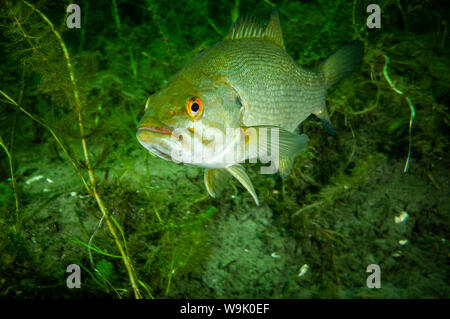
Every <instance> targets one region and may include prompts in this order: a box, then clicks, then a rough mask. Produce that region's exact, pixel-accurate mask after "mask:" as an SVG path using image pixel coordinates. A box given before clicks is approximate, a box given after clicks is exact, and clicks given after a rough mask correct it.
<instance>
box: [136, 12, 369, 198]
mask: <svg viewBox="0 0 450 319" xmlns="http://www.w3.org/2000/svg"><path fill="white" fill-rule="evenodd" d="M362 55H363V49H362V45H361V44H359V43H351V44H348V45H346V46H344V47H343V48H341V49H340V50H338V51H337V52H336V53H334V54H333V55H332V56H331V57H329V58H328V59H327V60H326V61H325V62H324V63H322V64H321V65H320V66H319V68H318V69H317V70H307V69H304V68H301V67H300V66H298V65H297V63H296V62H295V61H294V60H293V59H292V58H291V57H290V56H289V55H288V54H287V52H286V50H285V47H284V42H283V36H282V31H281V26H280V20H279V15H278V11H276V10H275V11H274V12H273V13H272V15H271V17H270V19H269V22H268V23H267V25H265V26H264V25H260V24H258V23H257V22H255V21H254V20H252V19H238V20H237V21H236V22H235V23H234V24H233V25H232V27H231V30H230V32H229V34H228V36H227V37H226V39H225V40H223V41H222V42H219V43H217V44H215V45H214V46H212V47H211V48H209V49H207V50H205V51H203V52H201V53H200V54H199V55H198V56H196V57H195V58H193V59H192V60H191V61H190V62H188V63H187V64H186V65H185V66H184V67H183V68H182V69H181V70H180V71H179V72H178V73H177V74H175V76H174V77H173V78H172V79H171V80H170V81H169V83H168V84H167V85H166V86H165V87H164V88H162V89H161V90H160V91H158V92H156V93H155V94H153V95H152V96H150V97H149V99H148V100H147V103H146V106H145V110H146V112H145V114H144V116H143V117H142V119H141V121H140V122H139V126H138V131H137V139H138V140H139V142H140V143H141V144H142V145H143V146H144V147H145V148H147V149H148V150H149V151H150V152H152V153H153V154H155V155H157V156H159V157H161V158H163V159H165V160H170V161H174V162H183V163H185V164H190V165H195V166H199V167H204V168H206V170H205V175H204V183H205V186H206V189H207V191H208V192H209V194H210V195H211V196H212V197H216V196H217V195H218V194H219V193H220V191H221V189H222V187H223V185H224V184H225V178H227V176H229V174H231V175H232V176H234V177H235V178H236V179H237V180H238V181H239V182H240V183H241V184H242V185H243V186H244V187H245V188H246V189H247V190H248V191H249V192H250V194H251V195H252V197H253V199H254V200H255V203H256V204H257V205H259V201H258V197H257V194H256V192H255V190H254V187H253V185H252V182H251V181H250V179H249V177H248V175H247V174H246V172H245V169H244V168H243V166H242V165H241V164H240V163H243V162H245V161H246V160H249V161H250V162H255V160H256V159H257V158H260V159H261V161H262V162H271V166H270V167H271V168H272V169H266V173H267V172H268V173H275V172H277V171H279V173H280V175H281V176H282V177H286V176H288V175H289V174H290V171H291V169H292V166H293V164H294V160H295V157H296V156H297V155H298V154H299V153H300V152H301V151H302V150H303V149H304V148H305V147H306V144H307V140H308V138H307V136H306V135H305V134H301V135H298V134H296V133H294V130H295V129H296V128H297V126H298V125H299V124H300V123H301V122H303V121H304V120H305V119H306V118H307V117H308V116H309V115H311V114H315V115H316V116H318V117H319V118H320V120H321V121H322V123H323V125H324V127H325V129H326V130H327V131H328V132H329V133H330V134H334V129H333V127H332V125H331V122H330V119H329V116H328V113H327V110H326V106H325V97H326V90H327V88H329V87H330V86H332V85H333V84H335V83H337V82H338V81H340V80H341V79H342V78H344V77H345V76H347V75H348V74H349V73H350V72H351V71H352V70H353V69H354V68H355V66H356V65H358V64H359V62H360V60H361V58H362ZM269 133H270V134H269ZM262 159H264V161H263V160H262ZM263 168H264V167H263ZM263 168H262V169H263ZM228 173H229V174H228Z"/></svg>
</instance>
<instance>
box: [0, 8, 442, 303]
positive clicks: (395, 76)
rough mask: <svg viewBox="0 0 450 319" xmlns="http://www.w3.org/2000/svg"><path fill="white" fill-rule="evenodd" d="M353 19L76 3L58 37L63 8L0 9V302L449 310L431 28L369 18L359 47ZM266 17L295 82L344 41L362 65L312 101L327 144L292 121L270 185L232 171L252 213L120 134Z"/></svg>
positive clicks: (437, 24)
mask: <svg viewBox="0 0 450 319" xmlns="http://www.w3.org/2000/svg"><path fill="white" fill-rule="evenodd" d="M371 2H372V1H366V0H355V1H347V0H345V1H344V0H343V1H324V0H318V1H269V0H265V1H251V0H249V1H244V0H241V1H239V0H235V1H222V0H219V1H193V0H192V1H187V0H180V1H160V0H140V1H131V0H113V1H87V0H80V1H78V2H77V5H78V6H79V8H80V9H81V15H80V18H81V20H80V28H77V27H74V28H69V27H68V24H67V21H68V20H70V21H72V20H71V19H72V18H71V17H70V15H71V13H73V12H74V11H73V10H75V9H73V8H72V9H71V10H67V8H68V6H69V4H71V3H70V2H69V1H29V2H27V1H11V0H6V1H2V2H1V3H0V30H1V35H0V57H1V67H0V103H1V107H0V145H1V148H0V298H56V297H57V298H61V297H63V298H73V297H111V298H448V297H449V296H450V294H449V292H450V290H449V284H448V263H447V261H448V254H449V244H448V238H447V237H448V234H449V221H450V219H449V216H448V213H449V200H450V196H449V185H448V183H449V180H448V177H449V165H448V164H449V157H448V146H449V143H448V135H447V132H448V130H449V127H448V126H449V115H448V105H449V94H448V92H449V83H450V79H449V74H450V72H449V63H450V59H449V41H448V24H449V19H448V18H449V17H448V10H447V8H446V6H445V4H444V3H443V2H441V1H431V0H430V1H420V0H417V1H415V0H412V1H398V0H385V1H379V2H378V5H379V9H380V10H381V11H380V12H381V15H380V23H381V25H380V28H376V27H374V28H369V27H368V24H367V23H368V20H367V19H368V17H369V15H370V14H371V12H372V11H370V10H369V12H368V10H367V8H368V6H369V4H371ZM275 7H276V8H277V9H278V12H279V18H280V23H281V27H282V32H283V40H284V46H285V48H286V51H287V53H288V54H289V55H290V56H291V57H292V58H293V60H294V61H295V62H296V63H297V64H298V65H301V66H302V67H306V68H310V69H317V68H319V66H320V65H321V63H322V62H323V61H324V60H325V59H326V58H327V57H329V56H330V55H331V54H332V53H333V52H336V51H337V50H338V49H339V48H340V47H342V46H343V45H345V44H346V43H348V42H350V41H352V40H355V41H358V42H360V43H362V44H363V45H364V57H363V60H362V62H361V64H360V65H359V66H358V67H357V68H356V70H355V71H354V72H353V73H352V74H351V75H350V76H348V77H347V78H346V79H344V80H343V81H341V82H340V83H338V84H336V85H335V86H333V87H332V88H330V89H329V90H328V92H327V98H326V105H327V109H328V113H329V115H330V118H331V123H332V125H333V127H334V130H335V131H336V134H335V135H329V134H328V133H327V131H325V130H323V128H322V125H321V122H320V120H318V119H317V118H315V117H314V116H311V117H309V118H308V119H307V120H306V121H304V122H303V123H302V124H301V125H300V127H299V128H298V129H297V130H296V132H295V133H298V134H306V135H307V136H308V137H309V140H308V144H307V147H306V149H305V150H303V151H302V152H300V154H299V156H298V157H297V158H296V159H295V162H294V165H293V168H292V171H291V173H290V175H289V176H288V177H286V178H281V177H280V176H279V175H276V174H275V175H262V174H260V173H259V172H260V165H259V164H250V165H246V172H247V174H248V175H249V176H250V179H251V180H252V182H253V187H254V189H255V191H256V193H257V194H258V197H259V203H260V205H259V206H256V205H255V202H254V200H253V198H252V197H251V196H250V194H248V193H246V192H244V188H243V187H242V186H241V185H240V183H239V182H238V181H237V180H233V179H227V180H225V182H224V183H225V184H226V185H225V187H224V188H223V191H222V194H221V195H220V196H217V197H216V198H211V197H210V196H209V194H208V192H207V191H206V189H205V186H204V177H203V169H202V168H197V167H191V166H185V165H182V164H178V165H177V164H175V163H173V162H168V161H164V160H162V159H159V158H157V157H156V156H154V155H152V154H151V153H149V152H148V151H147V150H146V149H144V148H143V147H142V146H141V145H139V142H138V140H137V139H136V136H135V134H136V128H137V125H138V122H139V120H140V119H141V118H142V116H143V115H144V106H145V105H146V101H147V98H148V97H149V96H150V95H153V94H154V93H156V92H158V91H159V90H160V89H161V88H163V87H165V85H167V83H168V82H169V81H170V79H171V78H172V77H173V76H174V75H175V74H176V72H177V71H179V70H180V69H181V68H182V67H183V65H185V64H186V63H187V62H188V61H190V60H191V59H192V58H194V57H195V56H197V55H198V54H199V53H201V52H204V51H205V50H206V49H208V48H209V47H211V46H212V45H214V44H215V43H217V42H220V41H221V40H223V39H224V38H225V37H226V36H227V34H228V31H229V28H230V25H231V24H232V22H233V21H235V20H236V19H237V18H238V17H242V16H246V15H250V16H254V17H256V19H257V20H258V21H260V23H261V25H265V23H266V21H267V20H268V18H269V16H270V14H271V12H273V10H274V8H275ZM72 23H73V21H72ZM69 24H70V23H69ZM369 24H370V23H369ZM373 264H375V265H378V266H379V267H380V269H381V273H382V276H381V283H380V285H381V287H380V288H369V287H368V285H367V282H368V281H367V279H368V276H369V275H370V273H368V272H366V270H367V267H368V266H369V265H373ZM69 265H77V266H78V267H79V268H80V270H81V272H82V281H81V288H80V289H70V288H68V281H67V278H68V276H69V275H70V272H67V269H68V266H69Z"/></svg>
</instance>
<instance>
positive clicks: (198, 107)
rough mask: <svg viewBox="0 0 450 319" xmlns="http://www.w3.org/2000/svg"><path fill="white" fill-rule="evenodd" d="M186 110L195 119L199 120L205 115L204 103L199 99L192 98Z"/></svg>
mask: <svg viewBox="0 0 450 319" xmlns="http://www.w3.org/2000/svg"><path fill="white" fill-rule="evenodd" d="M186 110H187V112H188V114H189V116H190V117H191V118H193V119H198V118H199V117H200V116H201V115H202V113H203V103H202V100H200V99H199V98H198V97H193V98H190V99H189V100H188V101H187V103H186Z"/></svg>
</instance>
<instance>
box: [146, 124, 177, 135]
mask: <svg viewBox="0 0 450 319" xmlns="http://www.w3.org/2000/svg"><path fill="white" fill-rule="evenodd" d="M138 130H139V131H150V132H155V133H161V134H168V135H172V133H173V129H171V128H170V127H168V126H160V127H158V126H151V125H142V126H139V127H138Z"/></svg>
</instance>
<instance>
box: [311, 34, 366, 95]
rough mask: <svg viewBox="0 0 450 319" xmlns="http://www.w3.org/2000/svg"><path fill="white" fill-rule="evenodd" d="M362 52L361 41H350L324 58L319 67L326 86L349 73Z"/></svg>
mask: <svg viewBox="0 0 450 319" xmlns="http://www.w3.org/2000/svg"><path fill="white" fill-rule="evenodd" d="M363 54H364V47H363V45H362V43H361V42H350V43H349V44H347V45H344V46H343V47H342V48H340V49H339V50H337V51H336V52H335V53H334V54H332V55H331V56H330V57H329V58H328V59H327V60H325V62H323V63H322V64H321V65H320V67H319V68H320V70H321V71H322V72H323V74H324V75H325V81H326V84H327V88H329V87H330V86H332V85H334V84H336V83H337V82H339V81H340V80H342V79H343V78H345V77H346V76H347V75H349V74H350V73H351V72H352V71H353V69H354V68H355V67H356V66H357V65H358V64H359V63H360V62H361V59H362V57H363Z"/></svg>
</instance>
